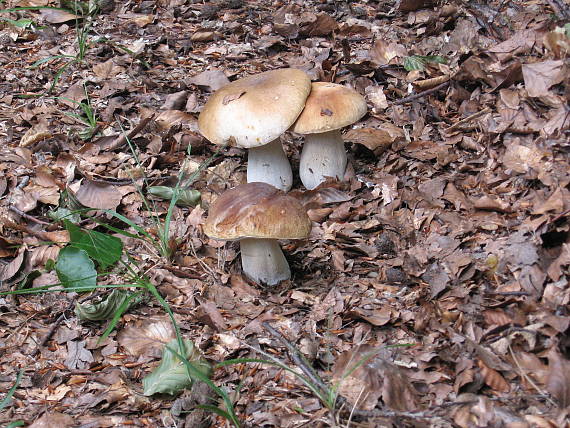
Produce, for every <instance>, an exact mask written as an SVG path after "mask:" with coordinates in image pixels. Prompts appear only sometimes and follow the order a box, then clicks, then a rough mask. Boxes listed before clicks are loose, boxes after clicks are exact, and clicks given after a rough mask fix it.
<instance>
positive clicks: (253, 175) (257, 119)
mask: <svg viewBox="0 0 570 428" xmlns="http://www.w3.org/2000/svg"><path fill="white" fill-rule="evenodd" d="M309 92H311V80H310V79H309V76H307V74H305V73H304V72H303V71H301V70H297V69H293V68H284V69H278V70H271V71H266V72H264V73H259V74H255V75H252V76H248V77H244V78H243V79H239V80H236V81H234V82H232V83H230V84H228V85H226V86H224V87H223V88H221V89H219V90H218V91H216V92H215V93H214V94H213V95H212V96H211V97H210V99H209V100H208V101H207V102H206V105H205V106H204V109H203V110H202V112H201V113H200V116H199V118H198V127H199V128H200V132H201V133H202V135H204V136H205V137H206V138H207V139H208V140H210V141H211V142H212V143H214V144H220V145H223V144H235V145H236V146H237V147H242V148H246V149H249V152H248V166H247V181H248V182H250V183H251V182H264V183H269V184H271V185H273V186H275V187H277V188H278V189H281V190H283V191H288V190H289V189H290V188H291V185H292V183H293V174H292V172H291V165H290V164H289V161H288V160H287V156H286V155H285V152H284V151H283V146H282V144H281V141H280V139H279V137H280V136H281V135H282V134H283V133H284V132H285V131H286V130H287V129H288V128H289V127H290V126H291V125H292V124H293V123H294V122H295V120H296V119H297V117H298V116H299V114H301V111H302V110H303V107H304V106H305V100H306V99H307V97H308V95H309Z"/></svg>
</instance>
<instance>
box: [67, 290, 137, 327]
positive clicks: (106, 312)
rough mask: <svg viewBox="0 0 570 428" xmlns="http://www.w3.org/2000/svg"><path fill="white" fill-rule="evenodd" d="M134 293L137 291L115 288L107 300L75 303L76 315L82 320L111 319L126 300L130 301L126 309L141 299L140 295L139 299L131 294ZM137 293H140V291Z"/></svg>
mask: <svg viewBox="0 0 570 428" xmlns="http://www.w3.org/2000/svg"><path fill="white" fill-rule="evenodd" d="M133 294H135V293H131V292H129V291H125V290H119V289H115V290H113V291H112V292H111V294H109V295H108V296H107V298H106V299H105V300H103V301H101V302H98V303H82V304H79V303H77V304H76V305H75V315H77V316H78V317H79V319H80V320H88V321H102V320H108V319H111V318H112V317H113V315H114V314H115V312H116V311H117V310H118V309H119V308H120V307H121V305H122V304H123V303H124V302H125V301H127V303H128V304H127V307H126V308H125V310H127V309H128V308H129V307H131V306H133V305H134V304H136V303H138V302H140V301H141V298H140V296H138V297H139V298H138V299H136V298H135V299H132V298H131V296H132V295H133ZM136 294H139V295H140V293H136ZM129 300H130V301H129ZM123 312H124V311H123Z"/></svg>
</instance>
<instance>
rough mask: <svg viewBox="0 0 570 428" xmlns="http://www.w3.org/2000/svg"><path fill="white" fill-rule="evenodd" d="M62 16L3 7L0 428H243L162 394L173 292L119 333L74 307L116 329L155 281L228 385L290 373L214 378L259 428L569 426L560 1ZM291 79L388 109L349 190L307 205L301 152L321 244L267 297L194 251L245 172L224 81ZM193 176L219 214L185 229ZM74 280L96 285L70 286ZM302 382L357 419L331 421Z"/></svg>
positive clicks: (200, 249) (48, 1) (373, 109)
mask: <svg viewBox="0 0 570 428" xmlns="http://www.w3.org/2000/svg"><path fill="white" fill-rule="evenodd" d="M61 3H62V4H60V3H57V2H55V1H52V0H7V1H0V70H1V76H2V77H1V79H0V143H1V144H0V403H1V404H0V406H2V407H3V409H2V410H1V411H0V423H1V424H4V425H5V426H21V425H30V424H31V426H33V427H56V426H57V427H71V426H74V427H75V426H81V427H113V426H128V425H135V426H152V427H163V426H164V427H175V426H177V427H179V426H186V427H198V426H204V427H207V426H212V427H214V426H226V423H227V422H226V421H225V420H224V419H223V418H222V417H220V416H216V415H215V414H214V413H212V412H210V411H205V410H195V404H196V402H198V403H202V404H203V403H210V404H215V405H218V404H219V403H218V402H216V401H212V400H210V401H208V400H207V399H205V398H207V397H209V396H211V398H213V399H214V400H215V399H216V395H215V394H214V393H213V392H212V391H208V389H207V388H204V385H203V384H199V383H195V384H194V385H195V386H194V387H193V388H187V389H186V390H184V391H183V392H182V393H178V394H173V395H168V394H154V395H148V394H147V395H145V394H144V390H143V383H142V380H143V378H145V376H147V375H148V374H149V373H150V372H151V371H152V370H154V369H155V368H156V367H157V366H158V364H159V362H160V360H161V357H162V354H163V351H164V349H165V344H167V343H169V342H171V340H172V339H173V338H175V337H176V334H175V329H174V327H173V324H172V323H171V320H170V319H169V317H168V314H167V312H166V311H165V309H164V305H161V304H160V302H159V300H157V298H156V296H154V297H153V296H151V295H149V294H148V293H146V294H144V295H142V301H137V302H138V303H137V304H134V305H132V306H131V307H130V308H129V309H128V310H127V311H126V312H125V313H124V314H123V315H122V316H121V317H120V319H118V321H117V322H116V325H114V324H113V322H111V321H109V320H100V321H97V320H91V321H90V320H80V319H79V317H78V315H77V313H78V312H77V311H74V307H75V305H76V304H77V303H78V302H79V303H80V304H81V305H83V307H84V308H85V307H86V306H85V305H89V304H95V303H97V302H103V306H104V305H108V306H109V307H110V308H111V309H110V310H109V311H110V314H111V316H112V314H113V313H114V312H115V311H116V310H117V307H116V306H113V305H112V303H113V302H111V303H109V302H110V300H109V299H108V296H109V295H110V293H111V291H112V290H113V288H110V286H112V285H120V286H125V287H126V288H123V289H122V290H123V291H128V292H129V293H132V291H133V290H135V289H136V288H134V286H135V285H137V284H139V285H140V284H151V285H152V287H155V289H156V290H158V293H159V296H162V297H163V298H164V300H165V304H167V305H168V306H169V307H170V308H171V309H172V312H173V314H174V315H173V318H174V319H175V321H176V325H178V327H179V328H180V333H181V335H182V337H183V338H184V339H188V340H191V341H192V342H193V343H194V345H195V346H196V350H197V351H199V352H200V353H201V354H202V355H203V358H205V360H206V361H208V362H209V363H210V364H212V365H215V364H216V363H220V362H223V361H228V360H230V359H235V358H262V359H269V358H270V357H273V358H277V359H279V360H280V361H281V362H283V363H284V364H285V365H287V366H288V367H289V368H291V369H293V370H294V372H296V373H297V374H294V373H293V372H290V371H287V370H284V369H283V368H282V367H278V366H275V365H271V364H268V363H247V362H237V363H234V364H231V365H228V366H225V367H217V368H215V370H213V371H212V374H211V379H212V380H213V382H214V383H215V385H217V386H219V387H220V388H223V389H224V390H225V391H227V392H228V394H229V396H230V398H231V400H232V401H233V406H234V409H235V413H236V415H237V418H238V419H239V421H240V423H241V425H243V426H251V427H316V426H343V427H345V426H347V427H348V426H351V427H375V426H386V427H388V426H398V427H402V426H415V427H425V426H438V427H446V426H458V427H475V426H477V427H499V426H502V427H511V428H515V427H516V428H523V427H529V428H530V427H563V426H569V422H568V415H569V408H570V407H569V406H570V360H569V359H570V309H569V303H570V288H569V284H568V281H569V279H570V275H569V268H570V143H569V128H570V108H569V104H568V101H569V99H570V73H569V72H568V66H569V61H568V54H569V52H570V26H569V25H568V22H569V20H570V11H569V9H568V5H567V3H565V2H564V0H521V1H502V0H501V1H498V0H491V1H489V2H481V3H477V2H467V1H461V0H457V1H451V0H443V1H442V2H431V1H430V0H401V1H400V2H399V3H397V4H396V3H394V2H392V1H390V0H387V1H383V0H380V1H374V0H361V1H355V2H344V1H333V0H322V1H317V0H307V1H294V2H283V1H276V2H263V1H261V0H229V1H226V0H217V1H212V2H208V1H204V2H199V1H188V0H158V1H139V0H131V1H125V2H118V1H117V2H113V0H105V1H103V2H101V3H100V4H99V8H97V9H91V10H90V9H89V5H88V3H87V2H85V3H79V4H78V2H74V1H67V2H64V1H62V2H61ZM91 4H92V5H93V4H94V2H91ZM62 5H63V6H65V7H66V9H65V10H61V9H53V8H46V7H56V8H59V7H60V6H62ZM34 7H35V8H34ZM18 8H21V9H18ZM283 67H294V68H300V69H302V70H304V71H306V72H307V73H308V75H309V76H310V77H311V79H312V80H313V81H333V82H336V83H340V84H343V85H348V86H351V87H353V88H354V89H355V90H357V91H358V92H359V93H361V94H362V95H363V96H365V97H366V100H367V102H368V107H369V111H368V114H367V115H366V116H365V117H364V118H363V119H362V120H361V121H359V122H358V123H356V124H355V125H353V126H352V127H349V128H348V129H346V130H345V131H344V138H345V141H346V149H347V152H348V155H349V166H348V168H347V171H346V176H345V179H344V181H343V182H342V183H332V182H330V183H326V184H325V185H323V186H322V188H320V189H317V190H315V191H312V192H303V187H302V184H301V182H300V181H299V179H298V169H299V153H300V149H301V147H302V143H303V138H302V136H300V135H294V134H292V133H287V134H285V135H284V136H283V142H284V147H285V149H286V152H287V155H288V157H289V159H290V161H291V163H292V166H293V171H294V175H295V181H294V184H293V189H294V193H293V194H295V195H296V196H297V197H300V198H301V199H302V200H303V201H304V202H305V203H306V204H307V208H309V215H310V217H311V219H312V220H313V229H312V232H311V236H310V237H309V239H307V240H302V241H284V242H282V244H283V249H284V252H285V254H286V256H287V259H288V260H289V263H290V265H291V269H292V279H291V280H290V281H284V282H282V283H281V284H279V285H278V286H274V287H263V286H259V285H256V284H254V283H252V282H250V281H248V280H247V278H245V277H244V276H243V274H242V273H241V267H240V258H239V246H238V245H237V244H236V243H226V242H220V241H215V240H211V239H208V237H206V236H205V235H204V233H203V231H202V225H203V224H204V221H205V219H206V218H207V215H208V206H209V205H210V204H211V203H212V202H213V201H214V200H215V199H216V198H217V197H218V195H220V194H221V193H223V192H224V191H225V190H227V189H230V188H232V187H235V186H236V185H238V184H240V183H243V182H245V168H246V165H247V157H246V153H245V152H244V151H243V150H241V149H239V148H234V147H230V148H224V149H222V150H221V151H219V152H218V149H217V148H216V147H215V146H214V145H213V144H211V143H210V142H208V141H206V140H205V139H204V138H203V137H202V136H201V135H200V133H199V130H198V126H197V118H198V115H199V112H200V110H201V109H202V107H203V106H204V103H205V102H206V101H207V100H208V98H209V96H210V95H211V94H212V93H213V92H214V91H215V90H217V89H219V88H220V87H222V86H224V85H225V84H227V83H228V82H229V81H233V80H236V79H238V78H240V77H244V76H247V75H251V74H255V73H259V72H262V71H266V70H271V69H276V68H283ZM181 168H184V170H185V171H186V172H187V173H191V172H194V171H197V173H196V174H195V179H194V181H193V182H191V183H190V184H191V188H189V190H196V191H198V192H200V195H201V203H200V204H199V205H197V206H192V205H190V206H177V207H176V208H174V209H173V210H171V211H170V213H169V211H168V208H169V200H168V199H160V198H158V197H156V196H152V195H150V194H149V193H148V190H149V188H150V187H152V186H173V185H174V184H175V183H176V177H177V176H179V174H180V170H181ZM78 207H83V208H85V207H88V208H89V209H90V210H83V211H80V210H77V208H78ZM79 213H82V214H83V216H79ZM66 214H67V215H68V219H72V222H71V223H70V222H67V223H66V222H63V221H62V218H63V217H64V216H65V215H66ZM86 214H87V215H86ZM121 216H124V217H121ZM167 218H170V224H169V227H168V231H169V234H170V235H169V236H167V237H165V236H164V234H163V235H162V237H163V238H165V239H164V240H163V242H162V247H161V243H160V242H158V243H157V238H160V236H161V233H160V232H161V229H160V228H161V225H163V224H164V221H165V220H166V219H167ZM73 223H76V224H78V225H79V227H80V228H77V227H74V226H73ZM108 226H109V227H113V228H114V229H113V230H110V229H109V227H108ZM92 232H101V234H100V235H97V234H94V233H92ZM127 234H129V235H128V236H127ZM110 235H113V236H115V237H116V238H120V241H119V239H115V238H109V239H112V240H110V241H109V240H107V238H105V237H108V236H110ZM82 237H83V238H85V237H87V238H86V239H94V238H93V237H98V238H97V239H99V240H100V242H99V244H98V243H97V242H95V243H94V246H95V247H97V245H100V247H97V248H96V250H98V251H99V253H97V254H95V253H90V252H89V249H87V250H85V251H84V250H81V249H78V248H77V247H78V246H79V247H80V246H81V245H79V244H78V240H81V239H83V238H82ZM117 242H118V243H119V244H118V250H117V247H113V248H111V249H109V248H107V247H106V246H107V245H110V244H113V243H117ZM116 250H117V251H118V252H119V253H118V254H119V256H118V257H120V258H121V259H122V260H123V263H122V264H119V265H117V264H113V263H115V262H116V261H117V260H116V258H117V257H115V256H116V255H115V252H116ZM168 254H170V257H165V256H166V255H168ZM64 255H65V256H64ZM72 255H73V256H74V257H75V256H77V257H79V258H78V259H74V258H73V257H71V256H72ZM70 257H71V259H70ZM105 257H108V258H109V260H111V261H112V262H113V263H111V262H109V265H106V262H105V260H106V259H105ZM65 260H67V261H68V264H69V263H71V266H72V270H73V269H76V270H78V271H80V270H81V271H82V270H83V269H86V271H87V272H94V269H97V272H98V273H97V276H96V277H93V278H92V279H93V282H95V281H96V283H97V284H96V285H97V289H96V290H94V291H93V292H88V293H85V292H82V293H78V292H75V291H73V288H71V289H65V288H64V287H63V286H64V285H69V284H68V283H66V282H65V278H66V276H65V275H66V272H67V275H71V276H73V272H71V273H70V271H69V270H67V271H66V270H65V269H66V268H65ZM69 260H71V262H70V261H69ZM93 260H94V261H95V262H96V264H95V263H94V261H93ZM125 266H127V267H125ZM68 269H69V265H68ZM145 281H146V282H145ZM46 286H47V287H51V288H49V290H48V291H46V290H45V288H46ZM40 287H44V289H41V288H40ZM152 287H150V286H149V287H148V290H150V289H151V288H152ZM68 288H69V287H68ZM139 290H140V289H139ZM14 293H20V294H14ZM22 293H29V294H22ZM126 295H130V296H132V294H121V295H120V296H123V297H124V296H126ZM120 301H122V300H120ZM96 309H97V307H96ZM100 309H101V305H100V306H99V310H100ZM109 311H107V312H109ZM106 315H107V317H108V315H109V314H106ZM100 318H105V316H101V317H100ZM266 322H267V323H268V324H269V325H270V326H271V327H273V329H274V330H272V329H271V328H268V327H267V323H266ZM109 323H111V326H112V327H114V328H113V329H112V331H111V332H110V334H109V335H108V336H107V337H106V338H104V340H99V339H100V338H101V337H102V335H103V334H104V332H105V330H106V329H107V327H108V326H109V325H110V324H109ZM287 345H288V346H287ZM299 356H303V357H304V358H305V362H303V361H301V362H299ZM355 362H356V363H361V364H360V365H358V364H357V365H356V367H353V366H355V364H354V363H355ZM311 367H312V368H314V369H315V370H316V373H317V374H318V376H319V377H320V378H321V379H322V380H323V382H324V384H325V385H324V386H322V385H321V386H320V387H319V386H318V387H317V390H318V391H321V392H323V391H325V390H330V391H337V392H338V393H339V395H340V396H341V397H343V398H340V399H339V400H337V401H336V402H334V400H333V401H330V400H329V401H326V400H319V398H318V396H317V395H318V394H315V393H314V392H312V391H311V389H310V388H309V387H307V385H305V384H303V383H302V382H301V381H300V377H299V375H298V374H303V373H304V374H305V375H307V373H309V371H310V368H311ZM18 374H20V376H19V378H18V381H16V379H17V377H18ZM183 377H184V376H183ZM314 382H315V381H314ZM314 382H313V384H314ZM15 385H16V388H15V389H12V391H11V392H10V390H11V388H12V387H14V386H15ZM319 388H320V389H319ZM325 392H326V391H325ZM220 406H221V404H220ZM226 410H227V406H226ZM10 424H12V425H10Z"/></svg>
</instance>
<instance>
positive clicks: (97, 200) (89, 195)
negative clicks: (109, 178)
mask: <svg viewBox="0 0 570 428" xmlns="http://www.w3.org/2000/svg"><path fill="white" fill-rule="evenodd" d="M75 196H76V197H77V200H78V201H79V202H81V204H82V205H84V206H86V207H88V208H96V209H110V210H114V209H115V208H117V207H118V206H119V204H120V203H121V198H122V195H121V192H119V191H118V190H117V188H116V186H113V185H111V184H106V183H99V182H95V181H91V180H89V179H84V180H83V182H82V183H81V186H80V187H79V190H78V191H77V193H76V194H75Z"/></svg>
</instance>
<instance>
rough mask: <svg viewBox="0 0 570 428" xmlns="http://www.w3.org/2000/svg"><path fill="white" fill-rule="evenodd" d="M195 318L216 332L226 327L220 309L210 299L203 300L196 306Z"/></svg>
mask: <svg viewBox="0 0 570 428" xmlns="http://www.w3.org/2000/svg"><path fill="white" fill-rule="evenodd" d="M196 318H197V319H198V320H200V321H202V322H203V323H204V324H207V325H209V326H210V327H212V328H213V329H214V330H216V331H218V332H221V331H225V330H227V328H228V327H227V325H226V322H225V321H224V317H223V316H222V314H221V312H220V310H219V309H218V308H217V306H216V305H215V303H213V302H210V301H207V302H203V303H201V304H200V306H198V308H197V310H196Z"/></svg>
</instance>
